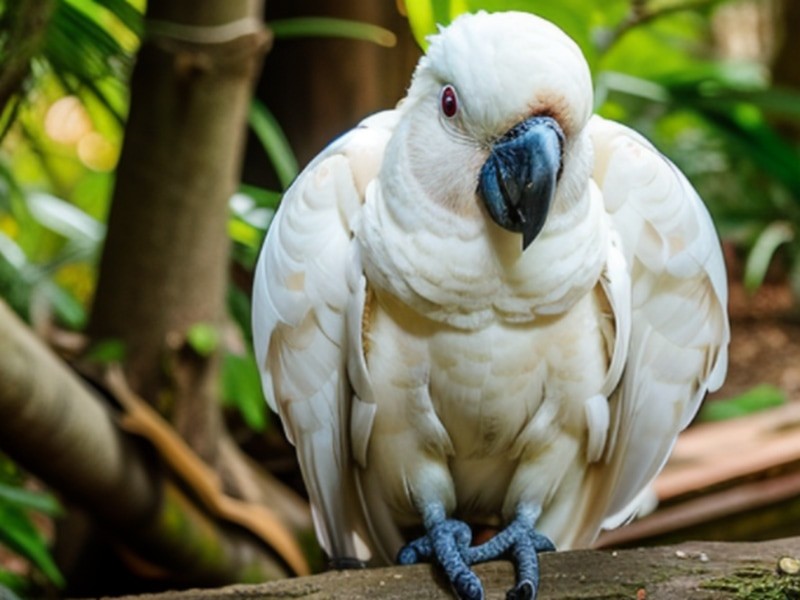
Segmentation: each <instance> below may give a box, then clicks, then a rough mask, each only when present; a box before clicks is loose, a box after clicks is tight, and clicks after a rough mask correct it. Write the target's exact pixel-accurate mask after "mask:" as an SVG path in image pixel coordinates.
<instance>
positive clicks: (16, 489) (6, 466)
mask: <svg viewBox="0 0 800 600" xmlns="http://www.w3.org/2000/svg"><path fill="white" fill-rule="evenodd" d="M23 485H24V477H23V476H22V474H21V473H20V472H19V470H18V469H17V468H16V467H15V466H14V465H13V463H11V462H10V461H9V460H8V459H7V458H5V457H4V456H2V455H0V523H2V524H3V526H2V527H0V544H2V545H3V546H6V547H7V548H9V549H10V550H12V551H13V552H15V553H17V554H18V555H19V556H21V557H23V558H24V559H26V560H27V561H29V562H30V563H31V564H32V565H34V566H35V567H36V569H38V570H39V571H40V572H41V573H42V574H44V575H45V577H46V578H47V579H48V580H49V581H50V582H51V583H53V584H54V585H56V586H59V587H60V586H63V585H64V578H63V577H62V575H61V573H60V572H59V570H58V567H56V565H55V563H54V562H53V559H52V558H51V557H50V551H49V548H48V546H47V542H46V541H45V539H44V538H43V536H42V534H41V533H40V531H39V529H37V527H36V525H35V524H34V522H33V520H32V519H31V515H32V513H37V512H38V513H41V514H44V515H48V516H58V515H60V514H61V513H62V509H61V506H60V504H59V503H58V502H57V501H56V499H55V498H54V497H53V496H51V495H50V494H47V493H44V492H34V491H30V490H28V489H25V488H24V487H23ZM4 586H5V587H6V588H9V589H11V590H13V591H15V592H17V593H20V594H24V593H27V592H28V591H30V590H29V581H28V579H27V578H24V577H22V576H21V575H20V574H18V573H11V572H8V571H5V570H3V569H2V568H0V592H2V591H3V587H4ZM0 596H2V593H0Z"/></svg>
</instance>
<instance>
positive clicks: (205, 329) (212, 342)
mask: <svg viewBox="0 0 800 600" xmlns="http://www.w3.org/2000/svg"><path fill="white" fill-rule="evenodd" d="M186 341H187V342H188V344H189V346H191V347H192V349H193V350H194V351H195V352H197V353H198V354H199V355H200V356H203V357H208V356H211V355H212V354H213V353H214V351H215V350H216V349H217V348H218V347H219V330H218V329H217V328H216V327H215V326H214V325H211V324H210V323H195V324H194V325H192V326H191V327H190V328H189V331H187V332H186Z"/></svg>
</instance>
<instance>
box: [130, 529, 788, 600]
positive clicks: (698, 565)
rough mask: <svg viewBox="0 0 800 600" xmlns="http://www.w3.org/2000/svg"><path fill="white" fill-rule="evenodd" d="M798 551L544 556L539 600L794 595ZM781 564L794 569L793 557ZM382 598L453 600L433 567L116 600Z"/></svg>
mask: <svg viewBox="0 0 800 600" xmlns="http://www.w3.org/2000/svg"><path fill="white" fill-rule="evenodd" d="M798 550H800V538H788V539H784V540H775V541H770V542H761V543H730V542H728V543H721V542H687V543H683V544H679V545H676V546H663V547H658V548H638V549H635V550H619V551H611V550H607V551H598V550H578V551H572V552H556V553H549V554H543V555H542V557H541V564H542V587H541V591H540V593H539V600H552V599H556V598H558V599H559V600H590V599H591V600H599V599H609V600H610V599H614V600H619V599H625V598H630V599H631V600H675V599H676V598H680V599H681V600H733V599H745V598H753V599H755V598H758V599H761V600H768V599H771V598H776V599H778V598H797V597H798V595H799V594H800V576H798V575H797V574H794V575H790V574H786V573H782V572H780V571H779V569H778V563H779V561H780V560H781V559H782V558H785V557H787V556H792V555H794V556H795V557H796V556H797V552H798ZM783 564H784V565H786V566H787V567H791V566H792V564H793V562H792V560H784V561H783ZM475 571H476V573H477V574H478V576H479V577H480V578H481V580H482V581H483V583H484V586H485V588H486V597H487V598H503V597H505V592H506V590H508V589H509V588H510V587H511V586H512V585H513V581H514V571H513V568H512V566H511V564H510V563H508V562H492V563H488V564H484V565H478V566H477V567H475ZM375 597H380V598H382V599H384V600H392V599H397V600H400V599H405V598H428V599H436V598H441V599H443V600H444V599H447V598H452V597H453V596H452V593H451V592H450V591H449V589H448V586H447V583H446V582H445V581H443V580H442V578H441V577H440V576H439V575H438V572H437V571H436V570H435V569H434V568H433V567H431V566H430V565H416V566H412V567H389V568H384V569H369V570H363V571H335V572H329V573H323V574H321V575H315V576H312V577H302V578H298V579H288V580H283V581H275V582H272V583H267V584H261V585H248V586H244V585H240V586H233V587H227V588H221V589H217V590H204V591H203V592H202V593H201V592H199V591H198V590H193V591H189V592H170V593H165V594H153V595H147V596H138V597H134V596H129V597H126V598H119V599H118V600H195V599H197V598H202V599H203V600H238V599H245V598H247V599H249V600H273V599H274V600H278V599H279V598H298V599H302V598H308V599H311V598H313V599H314V600H322V599H342V600H345V599H350V598H375Z"/></svg>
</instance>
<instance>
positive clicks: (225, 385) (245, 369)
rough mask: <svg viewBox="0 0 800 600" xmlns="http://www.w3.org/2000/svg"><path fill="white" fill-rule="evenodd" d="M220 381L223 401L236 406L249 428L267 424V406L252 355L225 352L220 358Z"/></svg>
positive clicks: (256, 429)
mask: <svg viewBox="0 0 800 600" xmlns="http://www.w3.org/2000/svg"><path fill="white" fill-rule="evenodd" d="M221 383H222V386H221V387H222V391H221V393H222V401H223V403H224V404H225V405H226V406H230V407H236V408H237V409H238V410H239V413H240V414H241V415H242V418H243V419H244V422H245V423H246V424H247V426H248V427H250V429H252V430H253V431H259V432H260V431H263V430H264V428H265V427H266V426H267V406H266V403H265V402H264V396H263V394H262V392H261V379H260V378H259V374H258V369H257V367H256V363H255V361H254V360H253V358H252V356H251V355H246V356H239V355H236V354H231V353H226V354H225V355H224V356H223V360H222V382H221Z"/></svg>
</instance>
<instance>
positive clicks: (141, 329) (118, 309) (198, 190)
mask: <svg viewBox="0 0 800 600" xmlns="http://www.w3.org/2000/svg"><path fill="white" fill-rule="evenodd" d="M261 12H262V1H261V0H215V1H207V2H202V3H197V2H193V1H191V0H162V1H160V2H150V3H148V12H147V35H146V36H145V38H144V41H143V44H142V48H141V50H140V51H139V55H138V59H137V64H136V66H135V69H134V72H133V78H132V81H131V110H130V116H129V119H128V123H127V126H126V133H125V140H124V143H123V148H122V153H121V156H120V162H119V167H118V170H117V181H116V187H115V190H114V198H113V203H112V205H111V212H110V215H109V219H108V238H107V240H106V245H105V250H104V253H103V258H102V262H101V265H100V275H99V281H98V287H97V293H96V296H95V300H94V307H93V311H92V315H91V320H90V326H89V332H90V334H91V336H92V338H93V339H95V340H99V339H107V338H113V339H118V340H121V341H122V342H123V344H124V346H125V349H126V352H127V354H126V361H125V370H126V374H127V376H128V379H129V381H130V382H131V385H132V387H133V388H134V389H135V390H136V391H137V392H138V393H139V394H140V395H142V396H144V397H145V398H146V399H148V400H149V401H150V402H152V403H154V404H156V405H157V407H158V408H159V409H160V410H161V411H162V412H163V413H165V414H166V415H167V416H168V417H169V418H170V420H171V421H172V422H173V423H174V424H175V426H176V428H177V429H178V430H179V431H180V433H181V434H183V435H184V437H185V438H186V439H187V440H188V441H189V443H190V445H191V446H192V447H193V448H194V449H195V450H196V451H197V452H198V453H199V454H200V455H201V456H202V457H203V458H204V459H205V460H206V461H207V462H209V463H211V464H214V462H215V458H216V447H217V441H218V439H219V436H220V435H221V433H222V431H221V428H222V423H221V417H220V411H219V406H218V402H217V387H216V386H217V385H218V376H217V359H216V353H212V354H211V355H210V356H205V357H204V356H200V355H198V354H195V353H193V352H191V351H190V350H189V349H188V348H187V346H186V344H185V341H186V334H187V331H188V330H189V328H190V327H191V326H193V325H195V324H199V323H205V324H209V325H211V326H212V327H219V325H220V323H221V320H222V318H223V315H224V306H225V290H226V285H227V272H228V250H229V248H228V246H229V242H228V236H227V215H228V200H229V198H230V196H231V195H232V193H233V192H234V191H235V189H236V184H237V181H238V177H239V170H240V166H241V164H240V163H241V155H242V145H243V139H244V136H243V134H244V131H245V124H246V115H247V109H248V103H249V99H250V93H251V87H252V82H253V80H254V78H255V76H256V74H257V70H258V67H259V66H260V63H261V57H262V54H263V52H264V49H265V46H266V42H267V41H268V36H267V34H266V32H265V30H264V29H263V27H262V26H261V21H260V16H261Z"/></svg>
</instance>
